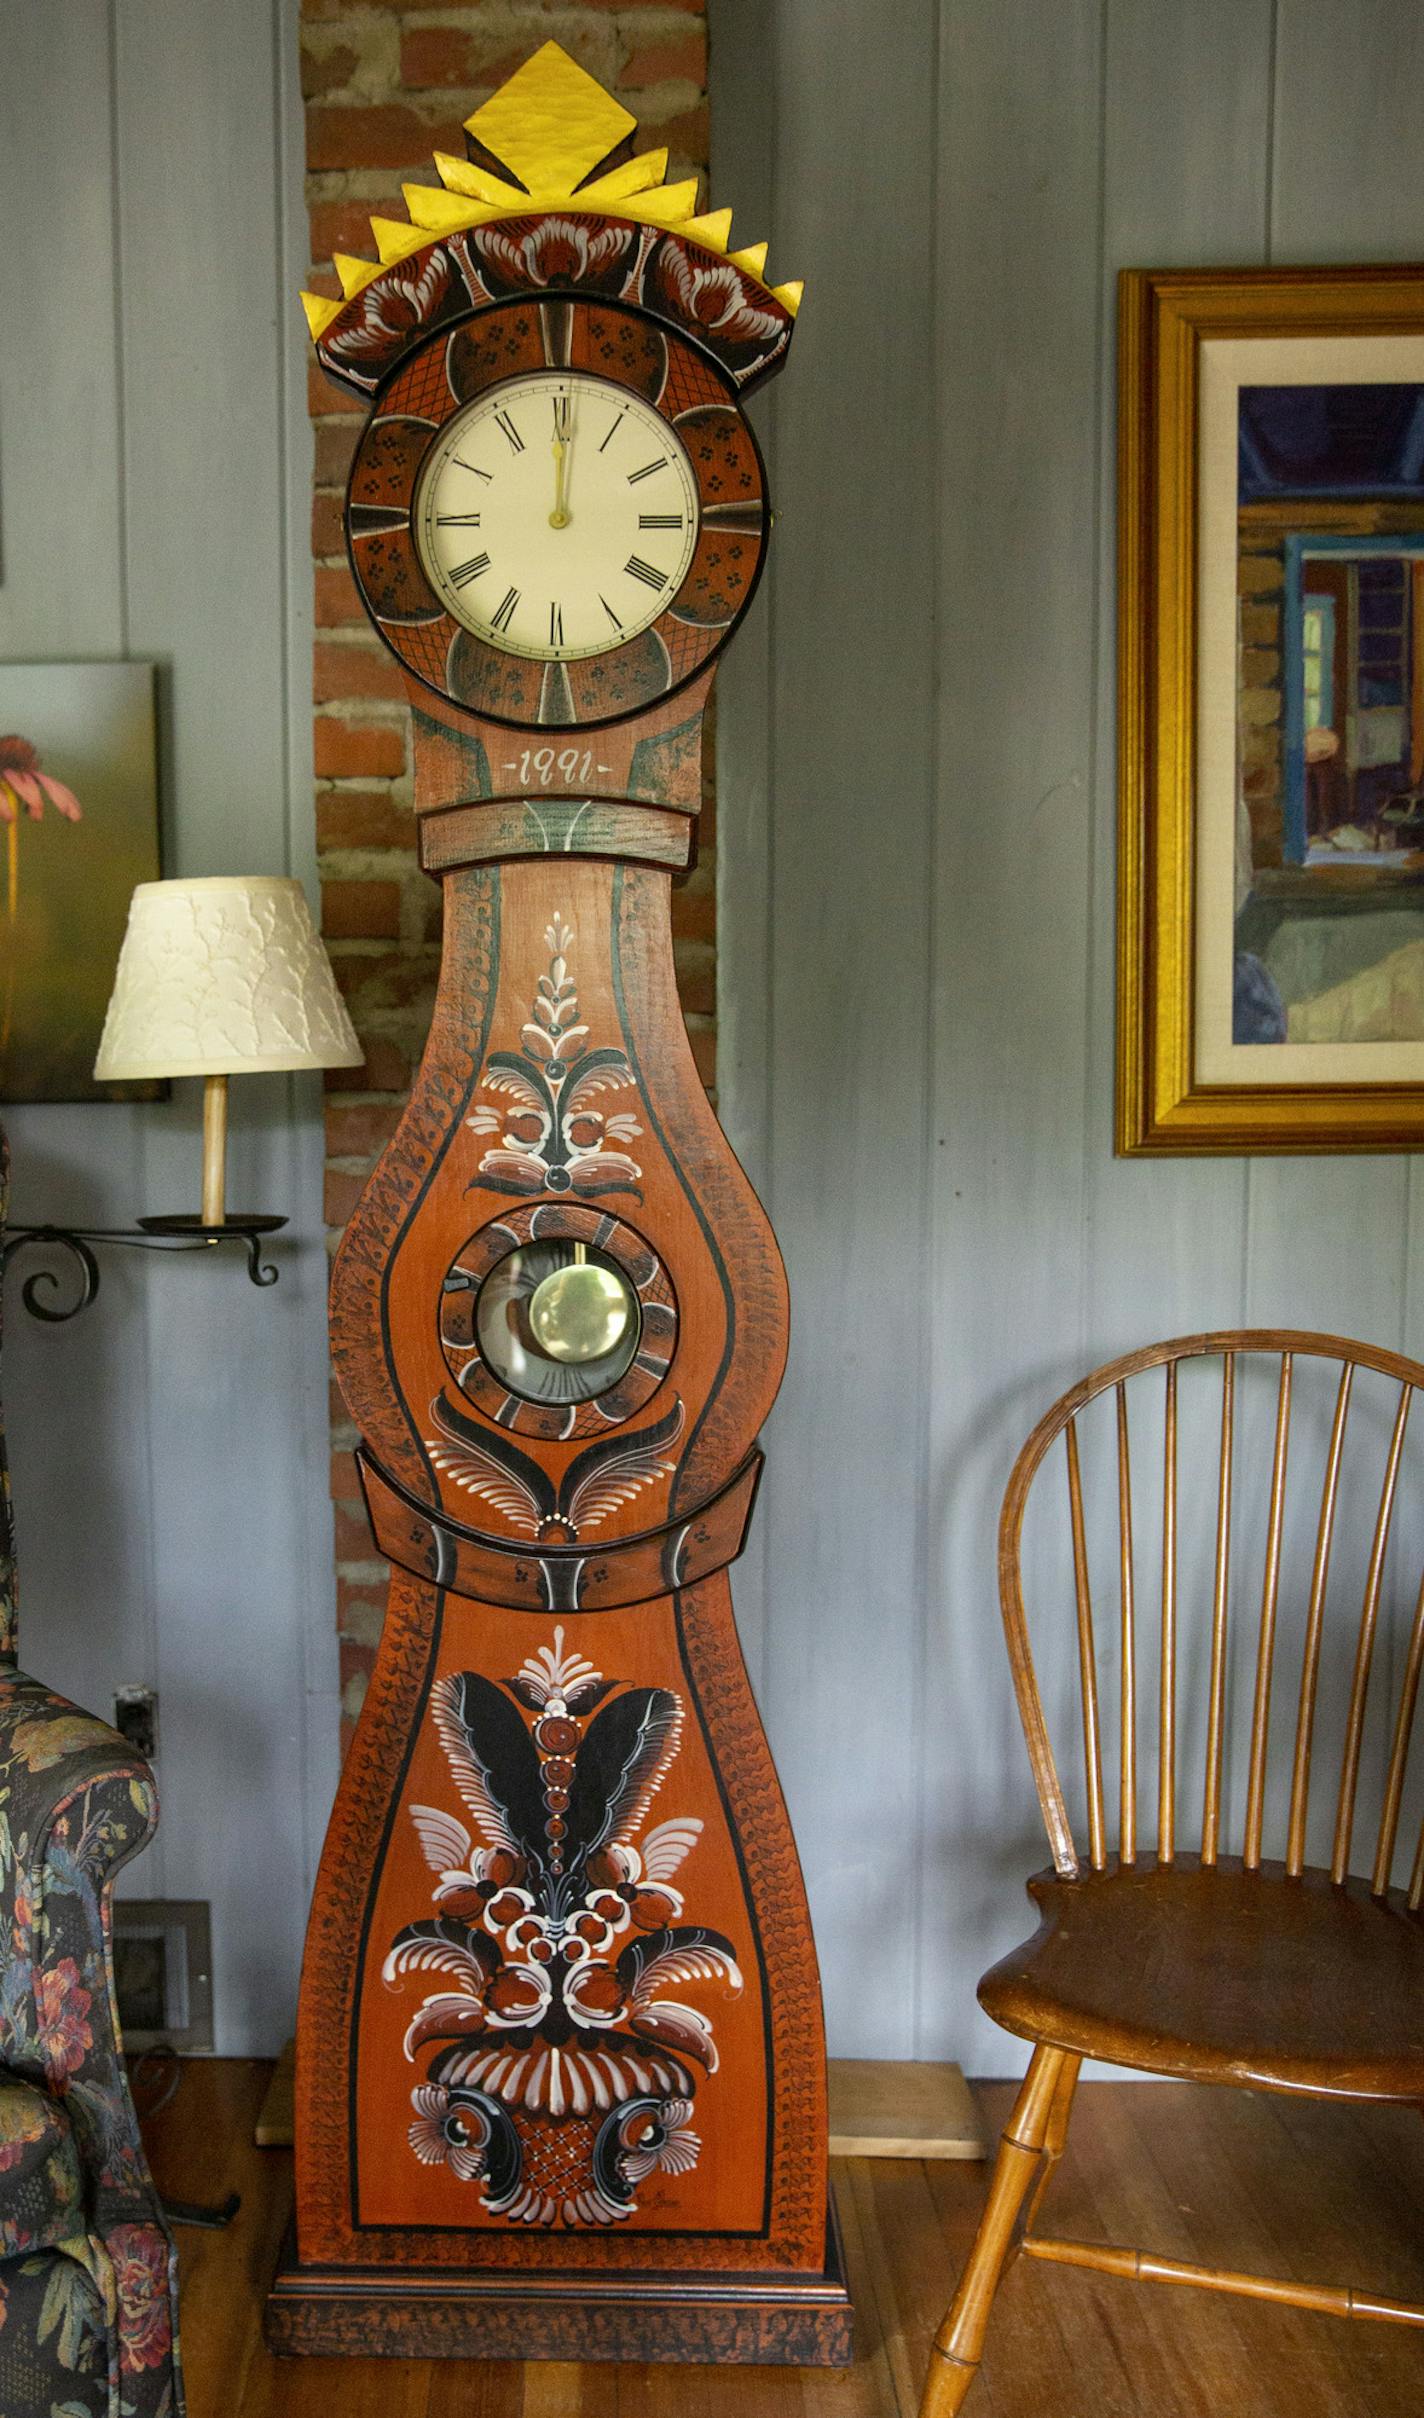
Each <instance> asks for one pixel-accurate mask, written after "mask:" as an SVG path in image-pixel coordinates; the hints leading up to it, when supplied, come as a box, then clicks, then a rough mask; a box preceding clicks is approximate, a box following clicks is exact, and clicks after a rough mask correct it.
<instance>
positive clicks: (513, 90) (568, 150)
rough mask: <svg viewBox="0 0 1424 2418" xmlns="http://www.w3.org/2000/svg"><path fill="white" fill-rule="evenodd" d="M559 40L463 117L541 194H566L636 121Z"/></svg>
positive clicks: (549, 197) (485, 143) (558, 196)
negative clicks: (470, 114)
mask: <svg viewBox="0 0 1424 2418" xmlns="http://www.w3.org/2000/svg"><path fill="white" fill-rule="evenodd" d="M637 122H638V121H637V119H636V118H634V117H632V116H630V115H629V113H628V111H627V110H626V109H624V108H623V107H622V106H621V105H620V103H619V102H617V101H615V100H614V98H613V95H612V94H611V93H609V92H605V91H604V89H603V86H602V85H601V84H599V83H597V82H596V81H595V79H594V78H593V77H592V76H591V75H588V74H586V73H585V71H584V69H583V68H582V67H580V66H579V65H578V64H577V63H576V61H574V60H573V59H571V58H570V57H569V55H568V52H567V51H565V50H561V49H560V48H559V45H558V43H557V42H546V43H545V44H544V46H543V49H542V50H536V51H535V53H534V56H533V58H532V59H526V60H525V62H524V65H523V66H522V67H521V68H519V69H517V70H516V72H515V73H514V74H513V75H512V76H511V77H510V79H509V81H508V83H507V84H502V85H501V86H500V88H499V91H498V92H497V93H496V94H495V96H494V98H493V100H489V101H486V102H485V105H484V107H483V108H482V109H477V110H476V111H475V114H474V116H473V117H472V118H467V119H466V121H465V123H466V126H467V127H468V129H469V132H470V133H471V134H472V135H473V136H474V138H475V140H476V142H477V143H480V144H482V145H483V147H484V149H485V150H486V151H489V152H492V153H493V154H494V157H495V158H496V159H497V160H502V161H503V162H504V165H505V167H506V168H509V169H512V170H513V172H514V174H515V175H516V176H517V177H518V179H519V181H520V183H521V185H523V186H524V187H525V188H526V190H527V191H528V192H529V193H531V194H537V195H538V196H539V198H540V199H541V200H545V199H547V200H555V199H557V200H564V199H567V197H568V196H569V195H570V194H572V193H574V192H575V191H576V190H577V188H578V187H579V186H580V185H581V184H582V183H583V182H584V179H585V178H586V177H589V176H591V175H592V174H593V171H594V169H595V168H596V167H597V166H598V165H599V162H600V161H601V160H606V159H607V157H608V154H609V152H610V151H616V149H617V148H618V145H619V144H620V143H621V142H623V141H625V140H626V138H627V137H628V136H629V135H630V134H631V133H632V131H633V129H634V127H635V126H636V125H637Z"/></svg>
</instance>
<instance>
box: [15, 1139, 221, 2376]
mask: <svg viewBox="0 0 1424 2418" xmlns="http://www.w3.org/2000/svg"><path fill="white" fill-rule="evenodd" d="M8 1178H9V1156H8V1151H7V1149H6V1145H5V1138H4V1135H3V1133H0V1238H3V1232H4V1224H5V1209H6V1202H7V1197H8V1190H9V1184H8ZM16 1656H17V1638H16V1585H15V1551H14V1527H13V1521H12V1515H11V1503H10V1483H9V1473H8V1469H7V1467H6V1461H5V1436H4V1419H3V1410H0V2418H182V2412H183V2389H182V2383H181V2379H180V2375H179V2368H178V2337H177V2325H176V2315H177V2303H178V2277H177V2264H176V2259H175V2256H174V2250H173V2241H172V2236H171V2234H170V2233H169V2230H168V2227H167V2224H166V2223H165V2221H164V2216H163V2210H162V2205H161V2203H160V2201H159V2198H158V2194H157V2192H156V2191H155V2189H154V2185H153V2180H152V2177H151V2176H150V2174H149V2171H148V2166H147V2163H146V2161H145V2158H144V2154H143V2145H142V2143H141V2141H140V2139H139V2131H138V2123H137V2120H136V2118H135V2115H134V2110H133V2102H132V2100H131V2099H130V2097H129V2090H128V2081H127V2077H126V2075H125V2071H124V2061H123V2044H122V2041H121V2039H120V2036H119V2026H118V2016H117V2011H116V2007H115V2001H114V1976H113V1964H112V1960H111V1957H110V1952H109V1893H110V1889H111V1887H112V1884H113V1879H114V1875H115V1874H116V1872H117V1871H118V1869H119V1867H120V1865H121V1864H124V1863H126V1862H127V1861H128V1859H129V1857H130V1856H133V1855H137V1853H138V1852H139V1850H140V1848H142V1847H144V1846H145V1845H146V1844H147V1842H148V1840H149V1838H150V1837H151V1836H152V1833H153V1829H154V1826H155V1824H156V1822H157V1819H158V1796H157V1791H156V1790H155V1787H154V1784H153V1775H152V1773H151V1772H150V1771H149V1769H148V1766H147V1765H146V1764H145V1763H142V1762H140V1760H139V1758H138V1757H137V1756H136V1755H135V1754H134V1752H133V1750H132V1748H131V1747H130V1746H129V1745H128V1744H127V1742H126V1741H125V1740H124V1739H123V1738H121V1737H120V1736H119V1734H118V1732H117V1731H116V1730H111V1729H109V1728H107V1727H106V1726H105V1724H104V1723H103V1722H102V1721H96V1720H94V1719H93V1718H92V1717H91V1716H90V1715H89V1714H88V1713H81V1712H79V1711H78V1710H77V1709H76V1708H75V1706H73V1705H72V1704H67V1703H66V1702H65V1700H64V1698H63V1697H62V1696H56V1695H55V1694H54V1693H53V1692H52V1690H50V1689H49V1688H46V1687H42V1686H41V1685H40V1683H39V1681H38V1680H35V1679H29V1678H27V1677H26V1676H25V1674H24V1672H23V1671H21V1670H20V1669H19V1667H18V1664H17V1659H16Z"/></svg>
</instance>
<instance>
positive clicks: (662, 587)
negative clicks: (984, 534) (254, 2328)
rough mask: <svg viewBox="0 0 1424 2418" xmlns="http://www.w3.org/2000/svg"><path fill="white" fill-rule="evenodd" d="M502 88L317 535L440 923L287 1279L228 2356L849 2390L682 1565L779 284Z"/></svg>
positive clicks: (706, 1512)
mask: <svg viewBox="0 0 1424 2418" xmlns="http://www.w3.org/2000/svg"><path fill="white" fill-rule="evenodd" d="M633 124H634V121H633V120H632V119H631V118H630V117H629V116H628V114H627V113H626V111H624V110H623V109H622V108H620V107H619V106H618V104H617V103H616V102H615V101H613V100H612V99H611V98H610V96H609V95H608V94H607V93H606V92H604V91H603V89H602V88H601V86H599V85H598V84H596V83H595V82H593V80H592V79H591V78H590V77H588V76H587V75H585V74H584V73H583V71H582V70H581V69H579V68H578V67H576V66H575V65H574V63H573V62H572V61H571V60H570V59H569V58H567V57H566V56H565V54H564V53H563V52H562V51H561V50H560V49H558V48H557V46H556V45H554V44H553V43H550V44H548V45H546V46H545V48H544V49H543V50H541V51H540V52H539V53H538V54H537V56H536V57H534V58H532V59H531V60H530V61H529V62H528V63H527V64H526V65H525V66H524V67H522V68H521V69H520V70H519V72H518V73H517V74H516V75H515V76H514V77H513V78H512V79H511V80H510V81H509V82H508V83H507V84H506V85H505V86H504V87H503V88H502V89H501V90H500V91H499V92H498V93H497V94H496V95H495V97H494V98H493V99H492V100H491V101H490V102H489V103H488V104H487V105H486V106H485V107H484V108H482V109H480V110H479V111H478V112H477V113H476V115H475V116H474V117H473V118H471V120H470V121H469V126H468V134H469V137H470V140H469V158H468V160H457V159H453V158H448V157H444V156H437V160H436V166H437V168H438V170H439V173H440V177H441V180H442V181H441V186H440V187H439V188H438V189H436V188H433V187H429V186H425V185H408V186H407V187H406V189H405V195H406V201H407V204H408V207H409V211H410V223H409V224H404V223H400V224H398V223H395V222H393V221H388V220H381V219H377V220H375V221H374V222H373V225H374V231H375V236H376V241H377V244H378V247H379V250H380V264H379V265H372V264H371V263H369V262H364V261H355V260H349V259H341V258H338V260H337V263H336V267H337V271H338V273H339V275H340V278H341V283H342V287H343V293H344V299H343V300H341V301H339V302H334V301H333V302H327V301H320V300H317V299H315V298H314V297H312V296H307V297H306V303H307V310H308V315H309V317H310V320H311V325H312V332H313V335H314V337H315V340H316V345H317V352H318V356H319V358H320V360H321V363H322V366H323V368H324V369H325V370H326V371H327V372H328V373H329V374H330V375H331V376H332V377H334V378H336V379H338V380H340V381H342V382H343V383H344V384H345V385H346V386H348V387H351V388H354V389H355V390H356V391H357V392H358V393H360V394H361V395H362V396H363V397H366V398H369V402H370V416H369V418H368V420H367V422H366V425H365V427H364V429H363V431H362V435H361V439H360V442H359V444H358V447H357V451H356V457H355V462H354V466H353V469H352V474H351V484H350V491H349V496H348V501H347V531H348V539H349V546H350V555H351V562H352V566H353V569H354V572H355V576H356V580H357V584H358V586H359V588H360V592H361V595H362V598H363V601H364V603H365V606H366V610H367V612H368V613H369V614H370V616H371V619H372V621H373V622H374V624H375V627H376V629H377V630H378V631H379V632H380V635H381V637H382V638H383V639H384V640H385V642H386V644H387V645H388V646H389V647H390V648H391V649H392V650H393V652H394V653H395V654H396V656H397V657H398V658H399V660H400V662H401V664H402V665H403V666H404V669H405V673H406V680H407V686H408V690H409V698H410V707H411V716H412V724H413V735H414V753H415V793H416V810H417V814H418V817H419V829H420V858H421V863H422V865H423V866H424V868H425V869H426V871H427V872H428V873H430V874H431V875H433V876H434V877H435V878H436V879H437V880H438V881H439V882H440V883H441V885H442V888H443V892H444V953H443V959H442V965H441V973H440V986H439V995H438V998H437V1002H436V1007H435V1015H434V1021H433V1025H432V1028H431V1033H430V1039H429V1044H428V1046H427V1049H426V1052H425V1057H424V1060H423V1063H422V1065H421V1068H420V1072H419V1074H418V1076H417V1078H416V1082H415V1086H414V1089H413V1091H412V1094H411V1098H410V1102H409V1105H408V1107H407V1109H406V1112H405V1115H404V1118H403V1120H402V1122H401V1125H400V1128H399V1131H398V1132H397V1134H396V1136H395V1139H394V1141H393V1142H392V1143H391V1145H390V1147H389V1149H388V1150H387V1151H386V1153H385V1156H384V1157H383V1158H382V1160H381V1162H380V1165H379V1166H378V1167H377V1169H376V1171H375V1173H374V1175H373V1176H372V1178H371V1181H370V1183H369V1185H368V1186H367V1189H366V1191H365V1194H364V1195H363V1197H362V1200H361V1202H360V1204H359V1206H358V1208H357V1209H356V1212H355V1214H354V1216H353V1217H352V1219H351V1222H350V1224H349V1226H348V1228H347V1231H346V1236H345V1240H344V1242H343V1244H342V1247H341V1251H340V1254H339V1256H338V1258H337V1262H336V1268H335V1273H334V1277H333V1283H332V1299H331V1331H332V1348H333V1355H334V1360H335V1365H336V1371H337V1376H338V1379H339V1382H340V1385H341V1389H342V1392H343V1394H344V1395H345V1398H346V1401H347V1403H348V1404H349V1406H350V1410H351V1415H352V1417H353V1419H354V1420H355V1422H356V1424H357V1427H358V1429H359V1431H360V1435H361V1439H362V1442H361V1447H360V1454H359V1460H360V1467H361V1475H362V1481H363V1484H364V1487H365V1493H366V1502H367V1507H368V1510H369V1513H370V1518H371V1525H372V1529H373V1532H374V1535H375V1539H376V1543H377V1545H378V1547H379V1549H380V1551H381V1553H382V1554H384V1555H386V1556H387V1557H388V1558H389V1560H390V1563H391V1586H390V1596H389V1601H388V1605H387V1611H386V1619H385V1626H384V1631H383V1635H382V1641H381V1647H380V1652H379V1655H378V1658H377V1662H376V1668H375V1672H374V1675H373V1678H372V1682H371V1686H370V1690H369V1693H368V1695H367V1698H366V1703H365V1706H364V1709H363V1711H362V1714H361V1718H360V1722H359V1726H358V1728H357V1732H356V1736H355V1739H354V1742H353V1744H352V1747H351V1751H350V1753H349V1755H348V1757H347V1760H346V1765H345V1768H344V1771H343V1774H342V1778H341V1785H340V1789H339V1792H338V1796H337V1801H336V1806H335V1810H334V1812H333V1814H332V1819H331V1826H330V1829H329V1832H328V1834H327V1840H326V1846H325V1851H324V1854H323V1857H322V1864H321V1871H320V1876H319V1879H318V1882H317V1889H316V1898H315V1903H314V1906H313V1909H312V1915H311V1923H310V1928H309V1932H308V1937H307V1949H306V1959H305V1964H304V1968H303V1976H302V1995H301V2008H300V2017H299V2024H298V2050H297V2204H296V2217H295V2233H294V2237H293V2238H291V2239H289V2242H288V2245H287V2248H286V2250H285V2252H284V2254H283V2260H282V2264H281V2268H280V2271H279V2273H278V2276H277V2279H276V2281H275V2284H274V2286H273V2290H272V2293H271V2296H270V2299H269V2302H268V2330H269V2338H270V2340H271V2341H272V2343H273V2345H274V2347H276V2348H277V2349H279V2350H285V2351H302V2352H327V2353H330V2352H346V2351H349V2352H361V2353H369V2352H371V2351H373V2350H383V2351H390V2352H400V2353H409V2354H418V2355H424V2356H428V2355H431V2354H449V2355H452V2356H484V2355H488V2356H492V2357H521V2356H522V2357H529V2356H538V2355H540V2354H543V2355H548V2356H556V2357H561V2358H644V2359H647V2358H653V2359H717V2360H723V2359H734V2360H784V2361H797V2362H806V2363H835V2362H839V2361H842V2360H844V2359H846V2358H847V2357H848V2356H849V2327H850V2308H849V2303H848V2300H847V2296H846V2291H845V2286H844V2283H843V2281H842V2279H841V2273H840V2265H839V2258H838V2253H837V2249H836V2245H835V2239H834V2232H833V2228H832V2225H831V2222H830V2217H829V2208H828V2198H827V2185H826V2110H825V2063H824V2045H823V2037H822V2024H821V2007H820V1994H819V1986H818V1979H817V1972H816V1962H815V1952H814V1948H813V1945H812V1939H811V1931H810V1925H809V1922H808V1918H807V1911H806V1902H805V1896H804V1892H803V1888H802V1882H801V1876H800V1871H799V1868H798V1865H797V1860H796V1850H795V1846H794V1843H793V1840H792V1835H791V1830H790V1826H789V1823H788V1821H787V1816H786V1810H785V1806H784V1804H783V1802H782V1797H781V1793H780V1789H779V1787H778V1784H777V1778H776V1773H775V1769H774V1767H773V1764H772V1760H771V1756H770V1753H769V1750H768V1747H767V1743H766V1739H765V1737H764V1735H763V1732H762V1728H761V1724H760V1721H759V1719H758V1716H757V1711H756V1706H755V1703H754V1701H753V1698H752V1694H751V1690H750V1687H749V1685H748V1681H747V1675H746V1671H745V1668H744V1665H743V1662H742V1657H741V1653H740V1649H739V1647H738V1642H737V1636H736V1629H735V1625H734V1621H733V1615H732V1605H731V1596H730V1591H729V1587H728V1579H727V1572H728V1567H729V1565H730V1564H731V1562H732V1561H733V1560H734V1559H735V1558H736V1555H737V1554H738V1552H739V1551H740V1549H741V1546H742V1543H743V1539H744V1537H745V1535H746V1530H747V1523H748V1520H749V1518H750V1516H751V1510H752V1504H753V1500H754V1497H755V1494H756V1487H757V1478H758V1474H759V1471H760V1467H761V1456H760V1454H759V1452H758V1450H757V1443H756V1438H757V1432H758V1430H759V1428H760V1426H761V1423H762V1420H763V1418H764V1417H765V1415H766V1412H767V1411H768V1409H769V1408H770V1405H771V1402H772V1400H773V1397H774V1395H775V1393H776V1389H777V1385H778V1383H779V1381H780V1377H781V1371H782V1366H783V1362H784V1358H785V1350H786V1293H785V1280H784V1276H783V1272H782V1267H781V1262H780V1259H779V1257H778V1254H777V1250H776V1245H775V1242H774V1240H773V1237H772V1234H771V1230H770V1228H769V1226H768V1223H767V1220H766V1218H765V1216H764V1215H763V1213H762V1210H761V1208H760V1205H759V1204H758V1202H757V1200H756V1198H755V1195H754V1194H753V1192H752V1190H751V1187H750V1185H749V1184H748V1183H747V1181H746V1179H745V1177H744V1176H743V1174H742V1172H741V1169H740V1168H739V1167H738V1165H737V1163H736V1161H735V1159H734V1158H733V1156H732V1153H731V1151H730V1150H729V1148H728V1146H727V1143H726V1141H725V1139H724V1138H723V1135H722V1133H721V1131H720V1129H719V1127H718V1125H717V1123H716V1120H715V1118H714V1116H713V1114H712V1111H711V1109H710V1108H709V1106H708V1104H707V1101H706V1098H705V1096H704V1093H703V1090H702V1087H701V1084H700V1082H699V1080H698V1077H697V1074H696V1070H695V1067H694V1064H693V1059H692V1054H691V1050H690V1047H689V1044H688V1040H687V1036H686V1033H685V1031H684V1028H683V1023H682V1018H681V1014H680V1012H679V1008H678V1003H677V997H676V991H675V988H674V981H673V961H672V945H671V937H670V925H669V902H670V893H671V888H672V883H673V881H674V880H675V879H676V878H677V876H678V875H679V874H680V873H682V872H684V871H685V870H686V869H687V867H688V866H689V865H690V863H691V862H692V859H693V854H694V850H695V846H696V829H697V809H698V803H699V777H700V764H701V739H702V716H703V712H704V710H705V707H706V703H707V696H708V691H709V688H710V685H711V680H712V675H713V671H714V669H715V664H716V659H717V655H718V652H719V650H720V649H721V647H722V646H723V645H724V644H725V642H726V641H727V639H728V638H729V637H730V635H731V633H732V632H733V630H734V629H735V628H736V626H737V623H738V622H739V621H740V619H741V617H742V615H743V613H744V612H745V611H746V608H747V606H748V604H749V603H750V601H751V598H752V595H753V592H754V590H755V587H756V583H757V577H758V573H759V571H760V569H761V564H762V559H763V553H764V549H765V545H766V539H767V531H768V526H769V514H768V509H767V499H766V482H765V475H764V471H763V467H762V461H761V457H760V454H759V452H758V448H757V444H756V440H755V438H754V436H753V434H752V431H751V429H750V427H749V425H748V423H747V421H746V419H745V417H744V415H743V411H742V404H741V398H742V396H743V395H744V394H745V393H746V392H747V390H748V389H749V388H750V387H751V386H753V385H755V384H756V383H757V382H758V381H759V380H761V379H763V378H766V377H769V376H770V375H771V374H772V373H773V372H774V371H775V370H777V369H779V368H780V367H781V364H782V361H783V359H784V357H785V354H786V349H787V346H788V344H789V341H790V337H791V331H792V324H793V318H794V314H795V309H796V304H797V301H798V299H799V289H798V288H797V287H795V286H779V287H771V286H768V285H767V284H766V283H765V282H764V281H763V277H762V268H763V263H764V258H765V246H757V247H756V248H755V249H753V250H751V251H741V252H730V251H729V250H728V249H727V239H728V228H729V222H730V213H728V212H726V211H719V212H716V213H713V214H711V215H709V216H704V217H697V216H694V215H693V212H694V209H695V204H696V187H695V185H694V184H686V185H668V184H666V183H664V182H663V181H662V179H663V174H664V170H665V167H666V154H665V153H662V152H653V153H644V154H643V155H642V156H641V157H638V158H633V157H630V156H628V155H627V145H628V138H629V136H630V134H631V132H632V129H633Z"/></svg>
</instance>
